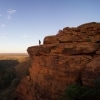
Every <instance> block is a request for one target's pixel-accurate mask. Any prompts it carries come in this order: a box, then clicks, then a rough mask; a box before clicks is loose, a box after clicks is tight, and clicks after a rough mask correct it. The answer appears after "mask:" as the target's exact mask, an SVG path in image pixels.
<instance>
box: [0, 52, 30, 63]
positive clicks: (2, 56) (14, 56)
mask: <svg viewBox="0 0 100 100" xmlns="http://www.w3.org/2000/svg"><path fill="white" fill-rule="evenodd" d="M27 57H28V54H26V53H0V60H17V61H18V62H22V61H24V60H25V59H26V58H27Z"/></svg>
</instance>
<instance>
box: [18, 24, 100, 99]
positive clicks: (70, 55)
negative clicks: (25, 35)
mask: <svg viewBox="0 0 100 100" xmlns="http://www.w3.org/2000/svg"><path fill="white" fill-rule="evenodd" d="M27 51H28V54H29V55H30V58H31V61H32V64H31V67H30V69H29V76H28V77H25V78H24V79H23V80H22V81H21V83H20V85H19V87H18V89H17V92H18V98H19V100H20V99H21V98H23V99H21V100H57V98H58V97H59V95H62V93H63V91H64V89H65V88H66V86H68V85H70V84H73V83H79V84H81V85H84V86H91V87H95V82H96V80H98V79H100V23H96V22H92V23H86V24H83V25H80V26H78V27H73V28H70V27H65V28H64V29H63V30H60V31H59V32H58V34H56V35H53V36H46V37H45V38H44V42H43V45H39V46H32V47H29V48H28V49H27ZM26 98H28V99H26ZM33 98H34V99H33Z"/></svg>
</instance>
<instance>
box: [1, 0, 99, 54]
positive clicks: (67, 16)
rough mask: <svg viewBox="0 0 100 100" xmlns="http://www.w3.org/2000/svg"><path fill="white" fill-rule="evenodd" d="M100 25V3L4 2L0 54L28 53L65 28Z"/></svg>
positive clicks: (87, 0)
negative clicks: (92, 24)
mask: <svg viewBox="0 0 100 100" xmlns="http://www.w3.org/2000/svg"><path fill="white" fill-rule="evenodd" d="M87 22H100V0H0V53H26V52H27V48H28V47H30V46H35V45H38V42H39V40H41V42H42V43H43V39H44V37H45V36H49V35H56V34H57V32H58V31H59V30H62V29H63V28H64V27H77V26H79V25H80V24H84V23H87Z"/></svg>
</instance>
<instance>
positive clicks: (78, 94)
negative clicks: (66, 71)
mask: <svg viewBox="0 0 100 100" xmlns="http://www.w3.org/2000/svg"><path fill="white" fill-rule="evenodd" d="M60 100H100V90H99V89H98V88H93V87H86V86H81V85H80V84H72V85H69V86H68V87H67V88H66V89H65V91H64V94H63V96H62V97H61V99H60Z"/></svg>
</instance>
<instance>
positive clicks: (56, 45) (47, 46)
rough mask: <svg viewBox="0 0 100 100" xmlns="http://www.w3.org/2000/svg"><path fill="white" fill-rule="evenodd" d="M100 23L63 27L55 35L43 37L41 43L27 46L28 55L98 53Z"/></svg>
mask: <svg viewBox="0 0 100 100" xmlns="http://www.w3.org/2000/svg"><path fill="white" fill-rule="evenodd" d="M99 44H100V23H96V22H91V23H86V24H83V25H80V26H78V27H74V28H69V27H65V28H63V30H60V31H59V32H58V34H57V35H53V36H47V37H45V38H44V42H43V45H41V46H32V47H29V48H28V50H27V51H28V53H29V55H30V56H33V55H34V56H40V55H50V54H51V55H55V54H64V55H65V54H66V55H75V54H89V53H94V52H95V53H96V54H98V53H99V54H100V51H99V49H100V47H99Z"/></svg>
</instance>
